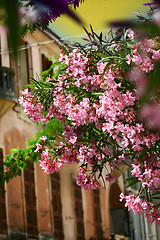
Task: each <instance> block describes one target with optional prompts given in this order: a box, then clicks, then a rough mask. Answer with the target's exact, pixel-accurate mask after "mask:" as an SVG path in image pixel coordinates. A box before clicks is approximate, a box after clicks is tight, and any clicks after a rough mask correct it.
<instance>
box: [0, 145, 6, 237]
mask: <svg viewBox="0 0 160 240" xmlns="http://www.w3.org/2000/svg"><path fill="white" fill-rule="evenodd" d="M2 164H3V150H2V148H0V167H1V166H2ZM0 233H7V219H6V204H5V189H4V183H2V184H1V185H0Z"/></svg>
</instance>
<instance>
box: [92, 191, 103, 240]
mask: <svg viewBox="0 0 160 240" xmlns="http://www.w3.org/2000/svg"><path fill="white" fill-rule="evenodd" d="M93 199H94V214H95V228H96V236H97V238H100V237H101V236H102V235H103V232H102V219H101V208H100V190H99V189H95V190H93Z"/></svg>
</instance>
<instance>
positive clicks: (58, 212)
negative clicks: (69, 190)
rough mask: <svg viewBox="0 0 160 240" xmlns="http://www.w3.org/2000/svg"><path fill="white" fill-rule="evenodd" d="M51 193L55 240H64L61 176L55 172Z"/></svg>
mask: <svg viewBox="0 0 160 240" xmlns="http://www.w3.org/2000/svg"><path fill="white" fill-rule="evenodd" d="M50 177H51V191H52V206H53V221H54V237H55V238H54V239H55V240H63V239H64V235H63V223H62V206H61V196H60V176H59V173H57V172H55V173H53V174H51V176H50Z"/></svg>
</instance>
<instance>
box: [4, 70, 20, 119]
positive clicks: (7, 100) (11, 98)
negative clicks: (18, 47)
mask: <svg viewBox="0 0 160 240" xmlns="http://www.w3.org/2000/svg"><path fill="white" fill-rule="evenodd" d="M13 77H14V71H13V69H11V68H8V67H0V117H2V116H3V115H4V114H5V113H6V112H7V111H8V110H9V109H11V108H12V107H14V106H15V104H16V103H17V97H16V93H15V91H14V79H13Z"/></svg>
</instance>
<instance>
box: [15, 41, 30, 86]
mask: <svg viewBox="0 0 160 240" xmlns="http://www.w3.org/2000/svg"><path fill="white" fill-rule="evenodd" d="M23 46H24V48H25V49H24V50H21V51H19V53H18V59H19V80H20V90H21V91H23V90H24V89H25V88H26V85H27V84H28V83H29V78H30V77H32V76H33V69H32V53H31V48H30V47H29V45H28V44H27V43H26V42H23Z"/></svg>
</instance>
